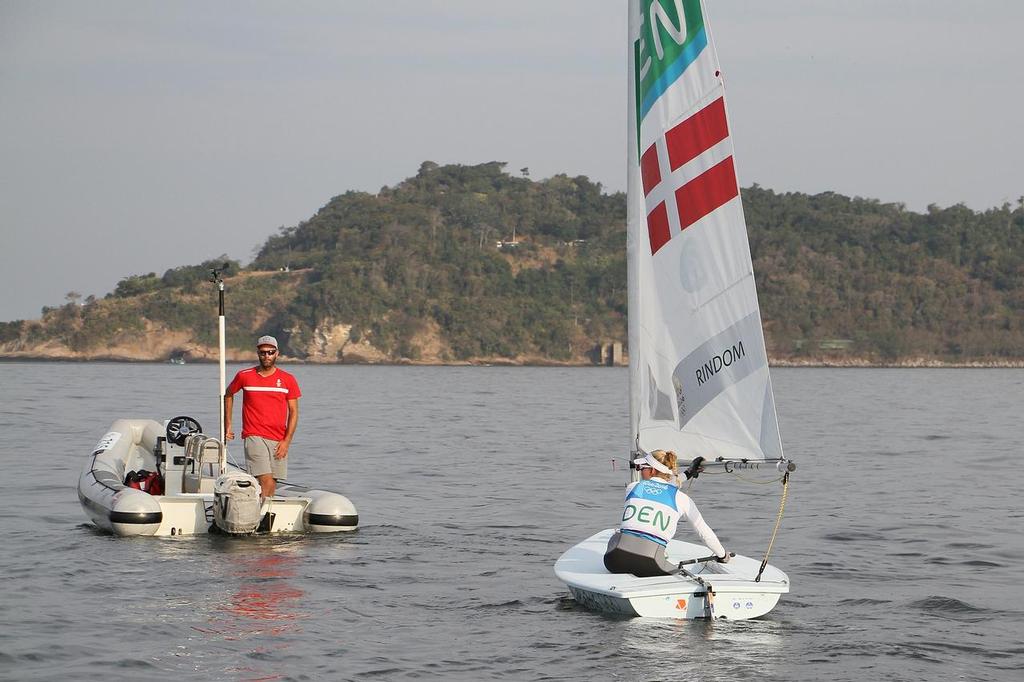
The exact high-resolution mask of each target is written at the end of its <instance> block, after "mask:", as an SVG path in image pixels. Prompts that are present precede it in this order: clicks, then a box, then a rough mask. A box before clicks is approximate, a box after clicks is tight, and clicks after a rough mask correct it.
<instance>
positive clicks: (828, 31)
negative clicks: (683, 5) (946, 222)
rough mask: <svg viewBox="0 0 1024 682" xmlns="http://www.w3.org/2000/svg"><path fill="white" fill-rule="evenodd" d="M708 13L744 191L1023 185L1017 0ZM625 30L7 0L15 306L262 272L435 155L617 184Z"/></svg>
mask: <svg viewBox="0 0 1024 682" xmlns="http://www.w3.org/2000/svg"><path fill="white" fill-rule="evenodd" d="M709 5H710V7H709V14H710V17H709V21H710V25H711V30H712V34H713V37H714V40H715V42H716V44H717V48H718V52H719V58H720V60H721V63H722V70H723V73H724V76H725V81H726V92H727V97H728V101H729V111H730V115H731V118H732V121H731V123H732V130H733V139H734V143H735V147H736V160H737V170H738V172H739V175H740V182H741V184H742V185H743V186H748V185H750V184H751V183H754V182H756V183H759V184H760V185H762V186H765V187H769V188H772V189H774V190H776V191H780V192H782V191H801V192H811V193H815V192H821V191H825V190H834V191H837V192H840V193H843V194H847V195H854V196H864V197H872V198H877V199H880V200H881V201H884V202H903V203H904V204H906V205H907V207H908V208H910V209H912V210H918V211H920V210H924V209H925V208H926V207H927V206H928V205H929V204H931V203H935V204H938V205H939V206H949V205H952V204H955V203H958V202H963V203H966V204H967V205H968V206H970V207H971V208H973V209H986V208H990V207H993V206H1000V205H1002V204H1003V203H1004V202H1011V203H1015V202H1016V201H1017V198H1018V197H1020V196H1021V195H1022V194H1024V171H1022V161H1024V132H1022V130H1021V125H1022V121H1024V1H1021V0H972V1H971V2H963V1H962V0H858V1H857V2H850V1H849V0H834V1H833V0H772V1H770V2H769V1H767V0H710V2H709ZM625 34H626V12H625V2H620V1H618V0H555V1H552V0H516V1H515V2H499V1H497V0H450V1H442V0H436V1H428V0H389V1H388V2H365V1H363V2H356V1H344V0H332V1H323V2H314V1H305V2H303V1H294V0H292V1H289V2H253V1H250V2H212V3H211V2H206V1H203V2H188V1H180V0H179V1H176V2H153V1H146V0H125V1H117V2H115V1H110V0H94V1H89V2H85V1H77V0H66V1H63V2H48V1H45V0H0V229H2V235H3V238H4V239H3V248H2V249H0V289H2V290H3V292H4V293H3V295H2V296H0V320H12V319H21V318H24V319H36V318H38V317H39V314H40V309H41V307H42V306H44V305H50V306H55V305H60V304H62V303H64V302H65V294H67V293H68V292H70V291H77V292H79V293H80V294H82V295H83V296H86V295H89V294H94V295H96V296H98V297H101V296H103V295H105V294H106V293H108V292H109V291H111V290H112V289H113V287H114V286H115V285H116V283H117V282H118V280H120V279H121V278H123V277H125V276H127V275H131V274H144V273H147V272H156V273H157V274H162V273H163V272H164V271H165V270H167V269H168V268H171V267H176V266H180V265H193V264H196V263H199V262H202V261H203V260H206V259H208V258H214V257H217V256H219V255H220V254H227V255H228V256H230V257H232V258H236V259H239V260H241V261H242V262H243V263H247V262H248V261H249V260H251V258H252V256H253V255H254V251H255V249H256V248H257V247H258V246H259V245H260V244H262V243H263V241H264V240H265V239H266V238H267V237H268V236H270V235H271V234H274V233H276V232H277V231H278V229H279V228H281V227H285V226H291V225H295V224H297V223H299V222H300V221H302V220H305V219H306V218H308V217H310V216H311V215H312V214H314V213H315V212H316V211H317V209H318V208H320V207H321V206H323V205H324V204H325V203H326V202H327V201H328V200H329V199H330V198H331V197H333V196H335V195H338V194H341V193H342V192H344V191H346V190H349V189H358V190H366V191H370V192H376V191H377V190H379V189H380V188H381V187H382V186H385V185H394V184H396V183H397V182H399V181H401V180H402V179H404V178H406V177H408V176H410V175H414V174H415V173H416V170H417V169H418V167H419V165H420V163H421V162H422V161H424V160H431V161H435V162H438V163H464V164H473V163H481V162H486V161H493V160H500V161H507V162H508V163H509V166H508V168H509V169H510V170H513V171H518V169H519V168H521V167H523V166H526V167H529V168H530V171H531V176H532V177H533V178H535V179H537V178H544V177H549V176H551V175H553V174H555V173H568V174H570V175H587V176H589V177H590V178H591V179H593V180H596V181H599V182H601V183H602V184H603V185H604V186H605V187H606V188H607V189H609V190H623V189H625V177H626V176H625V147H626V136H625V125H626V123H625V121H626V115H625V113H626V109H625V107H626V102H625V98H626V42H625V41H626V36H625Z"/></svg>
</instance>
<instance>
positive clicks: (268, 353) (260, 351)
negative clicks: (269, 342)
mask: <svg viewBox="0 0 1024 682" xmlns="http://www.w3.org/2000/svg"><path fill="white" fill-rule="evenodd" d="M256 355H277V351H276V350H258V351H256Z"/></svg>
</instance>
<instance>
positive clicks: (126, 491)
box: [78, 417, 359, 536]
mask: <svg viewBox="0 0 1024 682" xmlns="http://www.w3.org/2000/svg"><path fill="white" fill-rule="evenodd" d="M78 499H79V501H80V502H81V504H82V509H83V510H84V511H85V513H86V515H87V516H88V517H89V519H91V520H92V522H93V523H94V524H96V526H98V527H99V528H102V529H103V530H106V531H109V532H111V533H114V534H115V535H158V536H174V535H193V534H196V533H206V532H210V531H215V532H216V531H221V532H226V533H231V534H245V533H254V532H259V533H305V532H311V533H333V532H338V531H353V530H355V529H356V528H357V527H358V526H359V515H358V513H357V512H356V508H355V506H354V505H353V504H352V502H350V501H349V499H348V498H347V497H345V496H344V495H340V494H338V493H334V492H330V491H327V490H315V489H311V488H305V487H302V486H299V485H294V484H291V483H288V482H287V481H279V482H278V484H277V490H276V494H275V495H274V496H273V497H272V498H268V499H266V500H260V499H259V484H258V483H257V482H256V479H255V478H253V477H251V476H249V474H248V473H246V472H245V471H244V470H243V469H241V468H239V467H237V466H235V465H233V464H230V463H229V462H228V461H227V449H226V448H225V446H224V443H223V442H222V441H220V440H218V439H216V438H212V437H210V436H207V435H205V434H203V433H202V428H201V427H200V426H199V423H198V422H196V420H194V419H192V418H191V417H175V418H174V419H170V420H168V421H167V422H165V423H164V424H160V423H159V422H156V421H153V420H149V419H118V420H117V421H115V422H114V423H113V425H112V426H111V427H110V429H109V430H108V431H107V433H106V434H105V435H104V436H103V437H102V438H101V439H100V441H99V443H97V445H96V447H95V448H93V450H92V453H91V454H90V455H89V457H88V460H87V461H86V464H85V467H84V470H83V471H82V475H81V477H80V478H79V481H78Z"/></svg>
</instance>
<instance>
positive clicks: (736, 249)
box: [555, 0, 796, 620]
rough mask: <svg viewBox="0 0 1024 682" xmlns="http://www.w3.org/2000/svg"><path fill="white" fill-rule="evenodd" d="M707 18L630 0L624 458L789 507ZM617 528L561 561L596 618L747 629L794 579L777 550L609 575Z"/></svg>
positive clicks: (679, 552)
mask: <svg viewBox="0 0 1024 682" xmlns="http://www.w3.org/2000/svg"><path fill="white" fill-rule="evenodd" d="M706 14H707V13H706V10H705V8H704V2H703V0H688V1H687V2H678V1H677V2H675V3H671V2H664V1H662V0H630V3H629V40H630V45H629V49H628V50H627V52H628V54H629V60H630V65H629V79H630V83H629V85H630V90H629V91H630V93H631V97H630V101H629V104H628V111H629V121H630V127H629V130H628V134H627V137H628V140H629V153H628V162H627V163H628V166H627V170H628V192H627V238H626V243H627V247H626V248H627V273H628V278H627V279H628V286H629V356H630V357H629V361H630V362H629V368H630V382H629V383H630V395H629V398H630V400H629V404H630V427H631V428H630V445H631V450H632V451H631V454H630V461H632V460H633V459H634V458H635V457H639V456H642V454H643V453H645V452H650V451H652V450H655V449H666V450H669V449H671V450H674V451H675V452H677V453H679V455H680V456H681V457H691V458H694V459H695V458H696V457H698V456H700V457H703V458H704V459H705V460H706V462H705V463H704V465H703V466H704V467H705V468H709V469H717V470H718V471H724V472H727V473H732V472H734V471H737V470H743V469H761V470H767V471H770V472H771V475H772V476H773V477H774V476H778V477H779V480H780V481H781V482H782V484H783V487H782V489H783V493H782V501H783V504H784V502H785V496H786V490H787V488H786V485H787V484H788V482H789V474H790V472H792V471H793V470H794V469H795V468H796V467H795V465H794V464H793V463H792V462H791V461H790V460H787V459H785V458H784V456H783V452H782V439H781V437H780V435H779V424H778V418H777V416H776V412H775V399H774V397H773V394H772V386H771V379H770V377H769V373H768V356H767V352H766V349H765V344H764V334H763V331H762V329H761V318H760V311H759V308H758V302H757V292H756V290H755V286H754V273H753V266H752V263H751V258H750V246H749V244H748V240H747V231H746V223H745V221H744V218H743V206H742V204H741V202H740V196H739V185H738V183H737V179H736V173H735V169H734V167H733V155H732V153H733V149H732V140H731V138H730V136H729V127H728V122H727V119H726V109H725V95H724V85H723V83H722V78H721V72H720V70H719V66H718V57H717V55H716V54H715V50H714V43H713V42H712V40H711V37H710V34H709V33H708V27H707V18H706ZM631 468H632V465H631ZM631 478H632V480H634V481H635V480H638V478H639V476H638V473H637V471H636V470H635V469H633V470H632V471H631ZM718 499H724V498H722V497H721V496H720V497H719V498H718ZM705 511H707V510H705ZM781 513H782V510H781V508H780V511H779V518H780V519H781ZM777 530H778V520H777V521H776V525H775V531H777ZM614 532H615V529H614V528H610V529H606V530H603V531H600V532H598V533H596V534H594V535H592V536H590V537H589V538H587V539H586V540H583V541H582V542H580V543H579V544H577V545H575V546H574V547H572V548H570V549H569V550H568V551H566V552H565V553H564V554H562V556H561V557H560V558H559V559H558V560H557V561H556V563H555V574H556V575H557V576H558V578H559V579H561V580H562V581H563V582H565V584H566V585H567V586H568V588H569V591H570V592H571V593H572V596H573V597H574V598H575V599H576V600H577V601H578V602H580V603H581V604H583V605H584V606H586V607H588V608H591V609H595V610H598V611H605V612H610V613H618V614H627V615H633V616H655V617H664V618H708V619H712V618H727V619H730V620H740V619H747V618H756V617H758V616H763V615H764V614H766V613H768V612H769V611H771V609H772V608H774V607H775V605H776V604H777V603H778V601H779V598H780V597H781V595H783V594H786V593H787V592H789V587H790V584H789V578H788V577H787V576H786V574H785V573H783V572H782V571H781V570H779V569H778V568H775V567H774V566H771V565H769V564H768V551H769V550H770V548H771V546H772V543H771V542H768V550H766V551H765V555H764V558H763V559H761V560H757V559H752V558H750V557H746V556H739V555H737V556H733V557H732V559H731V560H730V561H729V562H728V563H719V562H718V561H717V560H716V557H714V556H709V555H710V554H712V553H711V551H710V550H709V549H708V548H707V547H704V546H703V545H697V544H692V543H688V542H682V541H679V540H671V541H670V542H669V543H668V545H667V547H666V548H665V554H666V558H667V560H668V561H669V562H671V563H672V564H675V565H677V566H678V568H677V570H676V572H675V573H673V574H671V575H660V576H654V577H637V576H635V575H632V574H628V573H611V572H609V571H608V569H607V568H605V566H604V554H605V551H606V548H607V546H608V541H609V539H610V538H611V537H612V534H613V533H614ZM772 539H774V532H773V535H772Z"/></svg>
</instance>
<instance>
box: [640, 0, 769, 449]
mask: <svg viewBox="0 0 1024 682" xmlns="http://www.w3.org/2000/svg"><path fill="white" fill-rule="evenodd" d="M629 12H630V21H629V38H630V44H631V47H632V49H631V51H630V93H629V94H630V106H629V121H630V129H629V152H628V153H629V157H628V200H627V221H628V228H627V229H628V269H629V298H630V300H629V355H630V383H631V387H630V388H631V390H630V414H631V425H632V428H633V438H634V439H636V441H635V442H634V443H631V445H634V444H639V446H640V447H641V448H642V449H644V450H652V449H656V448H663V449H672V450H675V451H676V453H677V454H678V455H679V457H680V459H682V460H684V461H685V460H688V459H692V458H694V457H696V456H698V455H700V456H703V457H705V458H708V459H713V458H715V457H726V458H748V459H754V460H763V459H776V458H781V457H782V456H783V453H782V442H781V439H780V437H779V427H778V418H777V416H776V412H775V401H774V397H773V395H772V386H771V378H770V376H769V372H768V358H767V353H766V350H765V344H764V335H763V332H762V329H761V315H760V311H759V309H758V303H757V292H756V290H755V286H754V273H753V266H752V263H751V258H750V246H749V243H748V241H747V230H746V223H745V221H744V217H743V206H742V203H741V201H740V195H739V185H738V182H737V178H736V170H735V164H734V162H733V145H732V140H731V138H730V132H729V126H728V119H727V116H726V108H725V99H724V90H723V85H722V78H721V73H720V70H719V65H718V58H717V56H716V54H715V50H714V44H713V43H712V41H711V36H710V33H709V31H708V25H707V14H706V12H705V8H704V2H703V1H702V0H630V7H629Z"/></svg>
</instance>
